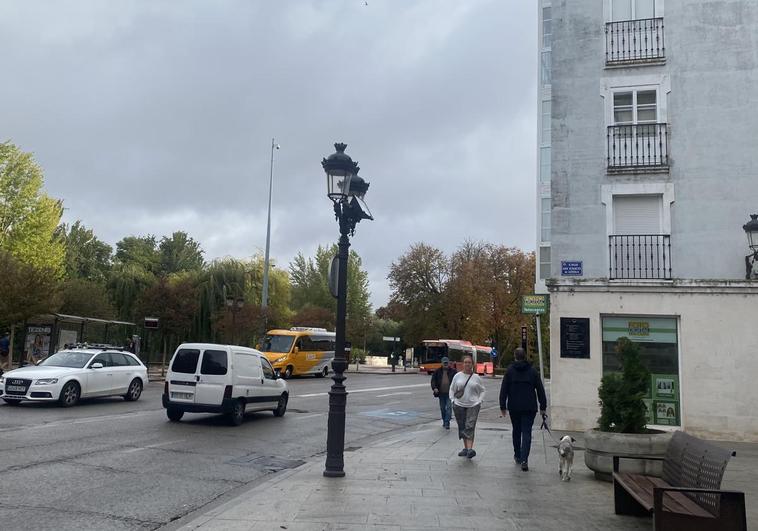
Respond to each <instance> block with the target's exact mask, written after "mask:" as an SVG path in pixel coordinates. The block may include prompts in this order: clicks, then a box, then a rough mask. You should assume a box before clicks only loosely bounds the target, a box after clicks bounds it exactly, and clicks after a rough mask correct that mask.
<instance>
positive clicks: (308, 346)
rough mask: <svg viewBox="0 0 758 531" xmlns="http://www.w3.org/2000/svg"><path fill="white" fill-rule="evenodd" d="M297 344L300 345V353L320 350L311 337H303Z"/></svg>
mask: <svg viewBox="0 0 758 531" xmlns="http://www.w3.org/2000/svg"><path fill="white" fill-rule="evenodd" d="M297 342H298V344H299V345H300V352H314V351H316V350H318V348H316V345H315V344H314V343H313V340H312V339H311V338H310V336H303V337H301V338H300V339H298V340H297Z"/></svg>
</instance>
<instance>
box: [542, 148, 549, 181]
mask: <svg viewBox="0 0 758 531" xmlns="http://www.w3.org/2000/svg"><path fill="white" fill-rule="evenodd" d="M550 171H551V163H550V146H547V147H541V148H540V182H543V183H549V182H550Z"/></svg>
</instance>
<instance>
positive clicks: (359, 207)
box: [321, 143, 374, 477]
mask: <svg viewBox="0 0 758 531" xmlns="http://www.w3.org/2000/svg"><path fill="white" fill-rule="evenodd" d="M346 147H347V144H341V143H337V144H334V148H335V149H336V150H337V151H336V152H335V153H333V154H331V155H329V157H327V158H325V159H324V160H322V161H321V166H322V167H323V168H324V172H326V184H327V196H328V197H329V199H331V200H332V202H333V203H334V216H335V218H336V219H337V222H338V223H339V227H340V239H339V253H338V255H337V259H338V267H337V295H336V296H337V329H336V334H335V335H336V338H335V346H334V361H333V362H332V374H333V375H332V380H333V381H334V383H333V384H332V388H331V390H330V391H329V421H328V432H327V437H326V467H325V468H324V476H326V477H343V476H344V475H345V470H344V467H345V460H344V455H343V454H344V450H345V406H346V404H347V392H346V391H345V385H344V384H343V382H344V381H345V376H344V372H345V369H347V359H346V357H345V317H346V315H347V262H348V251H349V249H350V240H349V238H348V235H354V234H355V226H356V225H357V224H358V223H359V222H360V221H361V220H362V219H374V218H373V217H372V216H371V212H369V210H368V207H367V206H366V203H365V202H364V196H365V195H366V192H367V191H368V187H369V183H367V182H366V181H364V180H363V178H361V177H358V170H360V168H359V167H358V164H357V163H356V162H353V159H351V158H350V157H349V156H348V155H346V154H345V148H346Z"/></svg>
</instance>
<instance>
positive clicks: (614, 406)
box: [598, 337, 650, 433]
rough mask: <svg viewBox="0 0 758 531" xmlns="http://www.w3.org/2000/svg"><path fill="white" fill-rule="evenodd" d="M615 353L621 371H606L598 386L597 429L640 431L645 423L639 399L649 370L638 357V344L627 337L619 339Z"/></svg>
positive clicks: (617, 431)
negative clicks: (598, 415)
mask: <svg viewBox="0 0 758 531" xmlns="http://www.w3.org/2000/svg"><path fill="white" fill-rule="evenodd" d="M616 352H617V353H618V355H619V357H620V358H621V366H622V369H621V374H619V373H610V374H606V375H605V376H603V378H602V380H601V383H600V388H599V389H598V394H599V396H600V419H599V420H598V424H599V426H600V430H601V431H608V432H616V433H644V432H645V428H646V426H647V413H646V412H647V406H645V402H644V400H643V399H644V398H645V395H646V394H647V390H648V388H649V387H650V371H648V370H647V368H645V366H644V365H643V364H642V361H641V360H640V350H639V345H637V344H636V343H634V342H632V341H631V340H629V338H626V337H621V338H619V340H618V342H617V344H616Z"/></svg>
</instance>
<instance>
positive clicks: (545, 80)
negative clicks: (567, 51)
mask: <svg viewBox="0 0 758 531" xmlns="http://www.w3.org/2000/svg"><path fill="white" fill-rule="evenodd" d="M552 62H553V58H552V54H551V52H550V50H545V51H544V52H542V53H541V54H540V65H541V66H540V79H541V80H542V86H543V87H544V86H547V85H549V84H550V83H551V81H552V70H553V64H552Z"/></svg>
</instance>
